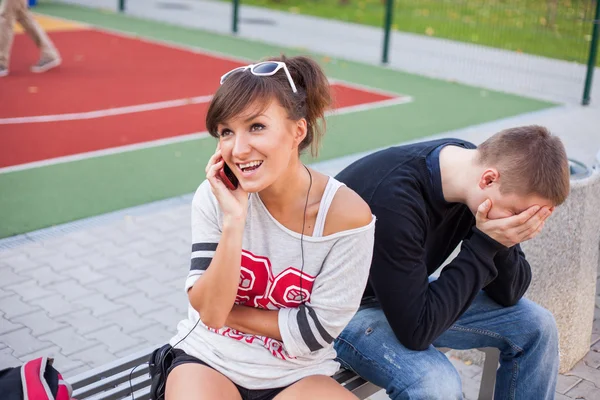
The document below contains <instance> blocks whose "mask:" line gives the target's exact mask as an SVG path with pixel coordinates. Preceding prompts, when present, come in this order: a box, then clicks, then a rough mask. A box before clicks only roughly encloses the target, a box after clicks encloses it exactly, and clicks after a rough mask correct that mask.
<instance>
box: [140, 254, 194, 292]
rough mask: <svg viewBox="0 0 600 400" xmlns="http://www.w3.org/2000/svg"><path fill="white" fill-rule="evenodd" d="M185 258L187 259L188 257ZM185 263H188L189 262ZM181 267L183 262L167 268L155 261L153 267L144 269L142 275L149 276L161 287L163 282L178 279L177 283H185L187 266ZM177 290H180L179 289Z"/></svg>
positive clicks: (165, 265)
mask: <svg viewBox="0 0 600 400" xmlns="http://www.w3.org/2000/svg"><path fill="white" fill-rule="evenodd" d="M186 258H189V255H188V256H187V257H186ZM187 262H188V263H189V260H188V261H187ZM183 265H184V262H179V263H178V265H177V266H169V265H167V264H162V263H161V262H160V261H157V262H156V263H155V264H154V265H152V266H149V267H146V268H145V270H144V274H145V276H151V277H152V278H153V279H155V280H156V281H158V282H161V283H162V284H163V285H164V283H165V282H169V281H172V280H174V279H178V280H179V283H181V282H184V281H185V278H186V277H187V274H188V268H189V265H186V266H184V267H182V266H183ZM178 289H181V287H179V288H178Z"/></svg>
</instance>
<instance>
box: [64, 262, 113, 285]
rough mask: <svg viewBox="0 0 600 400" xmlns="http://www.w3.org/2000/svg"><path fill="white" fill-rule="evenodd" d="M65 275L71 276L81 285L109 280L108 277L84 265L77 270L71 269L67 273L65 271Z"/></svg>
mask: <svg viewBox="0 0 600 400" xmlns="http://www.w3.org/2000/svg"><path fill="white" fill-rule="evenodd" d="M64 274H65V275H68V276H70V277H71V278H74V279H75V280H76V281H77V282H79V283H81V284H82V285H85V284H88V283H92V282H97V281H101V280H103V279H106V278H107V276H106V275H104V274H100V273H98V272H96V271H94V270H93V269H92V268H91V267H89V266H87V265H85V266H83V265H82V266H79V267H77V268H72V269H69V270H67V271H64Z"/></svg>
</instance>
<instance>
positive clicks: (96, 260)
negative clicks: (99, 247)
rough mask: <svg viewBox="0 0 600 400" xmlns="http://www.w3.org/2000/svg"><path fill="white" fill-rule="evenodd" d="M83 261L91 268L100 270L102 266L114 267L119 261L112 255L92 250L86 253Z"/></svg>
mask: <svg viewBox="0 0 600 400" xmlns="http://www.w3.org/2000/svg"><path fill="white" fill-rule="evenodd" d="M85 262H86V264H87V265H89V266H90V267H91V268H92V269H93V270H95V271H98V272H100V273H101V272H102V270H104V268H108V267H114V266H118V265H119V263H120V262H119V261H118V260H117V259H116V258H114V257H112V256H111V257H107V256H105V255H103V254H101V253H100V252H96V251H94V252H92V253H90V254H88V255H87V256H86V258H85Z"/></svg>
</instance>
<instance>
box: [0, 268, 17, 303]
mask: <svg viewBox="0 0 600 400" xmlns="http://www.w3.org/2000/svg"><path fill="white" fill-rule="evenodd" d="M2 278H4V276H2ZM14 294H15V293H14V292H11V291H10V290H7V289H0V299H2V298H4V297H8V296H14ZM0 308H1V307H0Z"/></svg>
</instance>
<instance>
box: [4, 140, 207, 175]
mask: <svg viewBox="0 0 600 400" xmlns="http://www.w3.org/2000/svg"><path fill="white" fill-rule="evenodd" d="M207 137H210V135H209V134H208V132H197V133H190V134H187V135H180V136H174V137H170V138H165V139H158V140H152V141H150V142H143V143H135V144H128V145H126V146H119V147H111V148H110V149H102V150H95V151H88V152H85V153H77V154H73V155H70V156H63V157H56V158H49V159H47V160H41V161H34V162H30V163H26V164H19V165H11V166H10V167H4V168H0V174H7V173H9V172H16V171H23V170H26V169H33V168H40V167H47V166H50V165H55V164H64V163H68V162H72V161H80V160H86V159H88V158H96V157H102V156H109V155H112V154H119V153H127V152H130V151H136V150H142V149H150V148H152V147H159V146H166V145H169V144H173V143H181V142H189V141H190V140H197V139H204V138H207Z"/></svg>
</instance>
